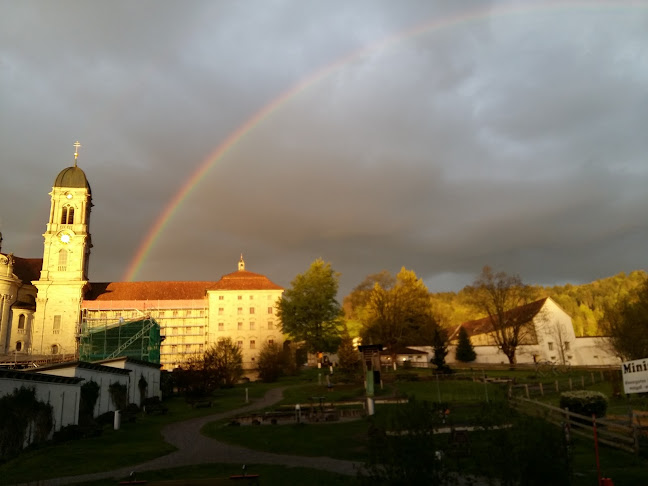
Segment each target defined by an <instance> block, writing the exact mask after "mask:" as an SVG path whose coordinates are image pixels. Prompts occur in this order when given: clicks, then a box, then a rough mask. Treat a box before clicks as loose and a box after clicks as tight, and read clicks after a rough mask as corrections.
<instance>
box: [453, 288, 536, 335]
mask: <svg viewBox="0 0 648 486" xmlns="http://www.w3.org/2000/svg"><path fill="white" fill-rule="evenodd" d="M546 301H547V297H545V298H544V299H540V300H537V301H535V302H531V303H530V304H526V305H522V306H520V307H516V308H515V309H511V310H510V311H508V312H505V313H504V315H506V316H507V317H513V316H515V317H516V321H518V322H521V321H523V322H525V323H526V322H530V321H531V320H532V319H533V318H534V317H535V316H536V315H537V314H538V312H540V309H542V306H543V305H544V304H545V302H546ZM460 327H463V328H464V329H465V330H466V331H467V332H468V335H469V336H474V335H476V334H484V333H487V332H492V331H493V327H492V324H491V320H490V317H483V318H481V319H477V320H474V321H468V322H464V323H463V324H461V326H460ZM458 332H459V328H457V330H456V332H455V333H454V334H453V336H452V337H451V339H454V338H456V334H457V333H458Z"/></svg>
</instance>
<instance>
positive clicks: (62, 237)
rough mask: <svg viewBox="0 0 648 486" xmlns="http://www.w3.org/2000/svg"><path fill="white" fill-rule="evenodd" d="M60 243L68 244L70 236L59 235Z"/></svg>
mask: <svg viewBox="0 0 648 486" xmlns="http://www.w3.org/2000/svg"><path fill="white" fill-rule="evenodd" d="M61 242H62V243H69V242H70V235H61Z"/></svg>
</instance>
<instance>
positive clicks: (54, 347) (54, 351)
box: [50, 344, 59, 354]
mask: <svg viewBox="0 0 648 486" xmlns="http://www.w3.org/2000/svg"><path fill="white" fill-rule="evenodd" d="M50 351H52V354H59V346H58V344H52V347H51V348H50Z"/></svg>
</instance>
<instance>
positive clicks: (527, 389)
mask: <svg viewBox="0 0 648 486" xmlns="http://www.w3.org/2000/svg"><path fill="white" fill-rule="evenodd" d="M524 390H525V391H526V397H527V400H529V399H530V397H529V385H528V384H527V383H525V384H524Z"/></svg>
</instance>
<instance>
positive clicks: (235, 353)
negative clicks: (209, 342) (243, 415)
mask: <svg viewBox="0 0 648 486" xmlns="http://www.w3.org/2000/svg"><path fill="white" fill-rule="evenodd" d="M173 374H174V375H176V383H177V385H178V388H180V389H182V390H183V391H184V392H185V393H186V394H187V395H190V396H196V397H200V396H207V395H209V394H211V393H212V392H213V391H214V390H216V389H217V388H222V387H231V386H233V385H234V384H235V383H236V382H237V381H238V380H240V379H241V377H242V376H243V357H242V354H241V349H240V348H239V347H238V346H237V345H236V344H234V342H233V341H232V339H231V338H224V339H220V340H219V341H218V342H217V343H216V344H215V345H213V346H211V347H210V348H208V349H207V350H206V351H205V352H204V354H202V355H201V354H197V355H194V356H192V357H190V358H189V359H188V360H187V361H186V363H184V364H183V365H182V366H181V367H180V369H178V370H176V371H174V372H173Z"/></svg>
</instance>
